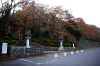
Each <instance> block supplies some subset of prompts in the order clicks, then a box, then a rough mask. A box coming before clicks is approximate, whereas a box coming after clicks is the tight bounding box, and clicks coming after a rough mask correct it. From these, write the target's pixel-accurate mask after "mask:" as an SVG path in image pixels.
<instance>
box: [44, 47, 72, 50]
mask: <svg viewBox="0 0 100 66" xmlns="http://www.w3.org/2000/svg"><path fill="white" fill-rule="evenodd" d="M58 48H59V47H43V50H44V51H58ZM73 50H74V49H73V47H64V51H73Z"/></svg>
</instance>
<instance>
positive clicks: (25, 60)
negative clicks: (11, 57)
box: [19, 59, 58, 65]
mask: <svg viewBox="0 0 100 66" xmlns="http://www.w3.org/2000/svg"><path fill="white" fill-rule="evenodd" d="M19 60H22V61H25V62H30V63H36V64H37V65H40V64H45V63H50V62H54V61H57V60H58V59H53V60H50V61H47V62H43V63H38V62H33V61H30V60H25V59H19Z"/></svg>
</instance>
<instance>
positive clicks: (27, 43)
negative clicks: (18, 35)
mask: <svg viewBox="0 0 100 66" xmlns="http://www.w3.org/2000/svg"><path fill="white" fill-rule="evenodd" d="M25 35H26V48H30V46H29V39H31V32H30V31H26V33H25Z"/></svg>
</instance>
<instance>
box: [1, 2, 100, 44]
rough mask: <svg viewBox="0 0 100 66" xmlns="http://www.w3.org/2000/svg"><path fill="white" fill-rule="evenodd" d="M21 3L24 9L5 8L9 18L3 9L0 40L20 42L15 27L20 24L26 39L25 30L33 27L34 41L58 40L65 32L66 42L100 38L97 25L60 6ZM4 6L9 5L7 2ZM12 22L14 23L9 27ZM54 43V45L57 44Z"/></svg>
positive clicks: (55, 41)
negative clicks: (76, 16)
mask: <svg viewBox="0 0 100 66" xmlns="http://www.w3.org/2000/svg"><path fill="white" fill-rule="evenodd" d="M19 6H20V8H21V10H17V11H16V12H13V13H12V12H11V9H10V10H9V13H8V12H7V13H6V12H5V13H4V14H5V15H8V16H5V17H6V18H5V17H3V16H4V14H3V12H2V11H0V39H1V40H5V39H6V40H9V41H12V40H13V42H14V41H15V40H16V41H15V42H16V43H17V40H18V41H19V38H18V36H17V35H18V33H16V31H18V29H19V27H21V28H20V30H21V31H20V33H22V34H23V38H22V40H25V35H24V34H25V32H26V31H31V33H32V39H31V41H35V42H41V44H43V43H48V44H49V43H50V42H53V43H54V44H56V43H57V42H59V40H58V37H59V36H64V40H65V42H70V43H74V42H77V41H79V40H92V41H98V42H99V41H100V29H99V28H98V27H96V26H94V25H89V24H86V23H85V21H84V19H83V18H75V17H74V16H73V15H72V14H71V13H69V11H68V10H64V9H62V7H61V6H56V7H49V5H44V4H37V3H35V2H34V1H33V2H28V1H24V2H23V3H21V4H19ZM4 7H5V8H7V5H6V6H4ZM1 9H2V8H1ZM8 9H9V8H8ZM4 18H5V19H4ZM1 25H2V26H1ZM11 25H15V26H13V28H9V29H8V27H9V26H11ZM16 25H17V26H16ZM14 28H16V29H14ZM17 28H18V29H17ZM47 39H48V40H47ZM53 40H54V41H53ZM13 42H12V43H11V44H13ZM20 42H22V41H20ZM54 44H52V45H53V46H54Z"/></svg>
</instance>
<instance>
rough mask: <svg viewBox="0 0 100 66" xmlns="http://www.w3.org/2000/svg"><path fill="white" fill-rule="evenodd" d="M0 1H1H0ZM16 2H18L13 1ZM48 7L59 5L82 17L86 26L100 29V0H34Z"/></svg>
mask: <svg viewBox="0 0 100 66" xmlns="http://www.w3.org/2000/svg"><path fill="white" fill-rule="evenodd" d="M0 1H1V0H0ZM2 1H7V0H2ZM15 1H18V0H15ZM34 1H35V2H36V3H40V4H46V5H50V6H59V5H61V6H62V7H63V8H64V9H67V10H69V11H71V13H72V15H73V16H75V17H82V18H83V19H84V20H85V22H86V23H87V24H91V25H95V26H97V27H100V25H99V23H100V0H34Z"/></svg>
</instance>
